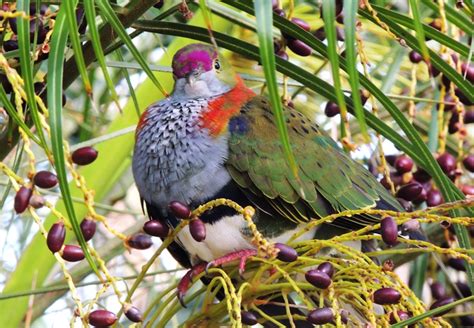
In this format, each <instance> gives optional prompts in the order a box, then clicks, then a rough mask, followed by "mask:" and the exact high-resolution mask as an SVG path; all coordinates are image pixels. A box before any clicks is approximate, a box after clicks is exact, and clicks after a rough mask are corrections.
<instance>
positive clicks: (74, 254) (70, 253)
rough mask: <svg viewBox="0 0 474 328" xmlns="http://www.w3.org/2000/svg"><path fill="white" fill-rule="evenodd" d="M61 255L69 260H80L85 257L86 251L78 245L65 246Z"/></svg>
mask: <svg viewBox="0 0 474 328" xmlns="http://www.w3.org/2000/svg"><path fill="white" fill-rule="evenodd" d="M61 257H62V258H63V259H64V260H66V261H68V262H79V261H82V260H83V259H84V257H85V256H84V252H83V251H82V248H81V247H79V246H76V245H66V246H64V249H63V253H62V254H61Z"/></svg>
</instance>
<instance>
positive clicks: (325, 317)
mask: <svg viewBox="0 0 474 328" xmlns="http://www.w3.org/2000/svg"><path fill="white" fill-rule="evenodd" d="M307 319H308V321H309V322H310V323H312V324H313V325H324V324H326V323H330V322H333V321H334V313H333V312H332V309H331V308H329V307H323V308H319V309H314V310H312V311H311V312H309V313H308V318H307Z"/></svg>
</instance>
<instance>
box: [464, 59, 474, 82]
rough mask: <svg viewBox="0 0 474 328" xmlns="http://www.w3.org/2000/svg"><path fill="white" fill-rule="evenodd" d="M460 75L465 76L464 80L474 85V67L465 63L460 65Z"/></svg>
mask: <svg viewBox="0 0 474 328" xmlns="http://www.w3.org/2000/svg"><path fill="white" fill-rule="evenodd" d="M461 73H462V75H463V76H464V75H466V79H467V80H468V81H469V82H471V83H474V66H472V65H469V64H467V63H461Z"/></svg>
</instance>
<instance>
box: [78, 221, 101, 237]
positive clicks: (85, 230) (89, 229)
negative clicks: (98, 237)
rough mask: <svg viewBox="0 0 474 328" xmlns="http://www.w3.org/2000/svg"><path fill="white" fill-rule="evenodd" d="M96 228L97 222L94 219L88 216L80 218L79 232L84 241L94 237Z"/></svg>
mask: <svg viewBox="0 0 474 328" xmlns="http://www.w3.org/2000/svg"><path fill="white" fill-rule="evenodd" d="M96 229H97V223H96V222H95V221H94V220H92V219H88V218H85V219H83V220H82V222H81V232H82V235H83V236H84V239H85V240H86V241H89V240H91V239H92V237H94V235H95V231H96Z"/></svg>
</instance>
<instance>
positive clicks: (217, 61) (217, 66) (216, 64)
mask: <svg viewBox="0 0 474 328" xmlns="http://www.w3.org/2000/svg"><path fill="white" fill-rule="evenodd" d="M214 68H215V69H221V63H219V59H216V60H215V61H214Z"/></svg>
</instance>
